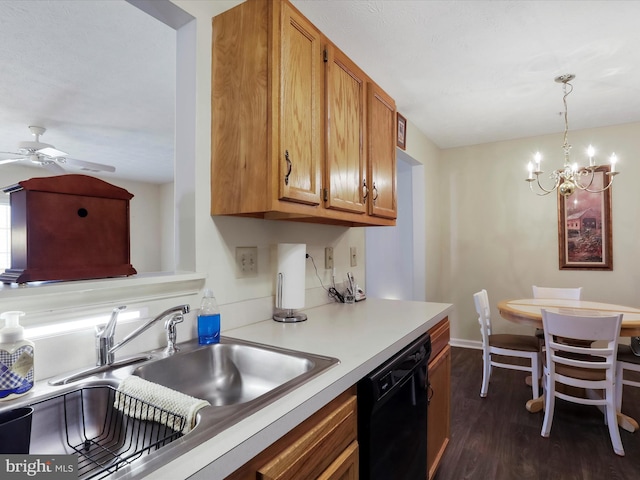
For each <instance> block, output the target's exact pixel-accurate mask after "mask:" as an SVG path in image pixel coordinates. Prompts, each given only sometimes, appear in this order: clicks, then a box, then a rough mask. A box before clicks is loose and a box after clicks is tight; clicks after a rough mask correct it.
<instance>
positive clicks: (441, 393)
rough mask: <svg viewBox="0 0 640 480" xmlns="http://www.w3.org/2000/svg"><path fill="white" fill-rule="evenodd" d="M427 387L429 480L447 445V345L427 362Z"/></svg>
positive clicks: (448, 406) (448, 364)
mask: <svg viewBox="0 0 640 480" xmlns="http://www.w3.org/2000/svg"><path fill="white" fill-rule="evenodd" d="M429 385H430V388H429V406H428V410H427V468H428V470H429V479H432V478H433V477H434V475H435V473H436V470H437V468H438V465H439V464H440V460H441V458H442V455H443V454H444V451H445V449H446V447H447V444H448V443H449V432H450V417H451V347H450V346H449V345H446V346H445V347H444V348H443V349H442V350H441V351H440V353H439V354H438V355H437V356H436V357H435V358H434V359H433V360H431V362H429Z"/></svg>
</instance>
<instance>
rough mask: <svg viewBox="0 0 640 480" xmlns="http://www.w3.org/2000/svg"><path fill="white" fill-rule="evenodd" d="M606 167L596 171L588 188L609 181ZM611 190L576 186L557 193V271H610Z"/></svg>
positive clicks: (611, 264) (611, 262)
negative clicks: (558, 254) (566, 191)
mask: <svg viewBox="0 0 640 480" xmlns="http://www.w3.org/2000/svg"><path fill="white" fill-rule="evenodd" d="M608 171H609V167H608V166H606V167H600V168H598V169H597V170H596V172H595V176H594V179H593V183H592V185H591V187H590V189H591V190H599V189H601V188H602V187H603V185H606V184H607V183H609V176H608V175H606V172H608ZM611 237H612V235H611V189H610V188H609V189H607V190H605V191H604V192H600V193H591V192H587V191H584V190H580V189H578V188H576V190H575V192H573V193H572V194H571V195H569V196H568V197H564V196H563V195H561V194H560V193H558V246H559V250H560V251H559V253H560V270H613V249H612V245H611V244H612V238H611Z"/></svg>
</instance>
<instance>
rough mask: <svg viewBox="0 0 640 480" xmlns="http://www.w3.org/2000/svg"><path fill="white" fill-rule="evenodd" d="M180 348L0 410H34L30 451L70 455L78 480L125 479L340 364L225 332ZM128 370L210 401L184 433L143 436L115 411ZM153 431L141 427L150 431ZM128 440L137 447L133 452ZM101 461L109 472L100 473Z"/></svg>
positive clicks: (49, 388)
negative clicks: (108, 455) (216, 339)
mask: <svg viewBox="0 0 640 480" xmlns="http://www.w3.org/2000/svg"><path fill="white" fill-rule="evenodd" d="M178 346H179V347H180V351H179V352H178V353H175V354H174V355H172V356H168V357H167V356H166V355H165V354H164V350H162V349H159V350H156V351H152V352H148V355H149V357H150V360H147V361H146V362H144V363H142V364H140V363H139V364H137V365H135V364H127V365H118V366H115V365H114V368H113V369H112V370H107V371H103V370H99V371H96V372H95V374H94V375H91V374H89V376H88V377H87V376H86V372H85V373H84V374H83V375H82V376H79V377H77V378H78V379H77V380H75V381H74V380H73V378H76V377H72V378H70V379H67V382H66V383H63V384H57V385H49V384H47V382H46V381H43V382H39V384H38V385H37V388H34V389H33V393H30V394H29V395H27V396H25V397H22V398H20V399H18V400H16V401H12V402H5V404H3V405H0V412H1V411H4V410H9V409H12V408H19V407H22V406H26V405H32V406H33V407H34V414H33V426H32V432H31V449H30V452H29V453H31V454H76V455H77V456H78V459H79V468H84V470H80V471H79V473H80V475H79V478H82V479H88V478H106V477H108V478H110V479H121V478H130V477H131V476H134V475H136V474H137V473H138V472H144V474H145V475H147V474H149V472H152V471H154V470H155V469H157V468H160V467H161V466H162V465H165V464H167V463H169V462H170V461H172V460H174V459H175V458H177V457H179V456H180V455H182V454H184V453H186V452H188V451H189V450H191V449H193V448H194V447H196V446H197V445H199V444H201V443H202V442H204V441H206V440H208V439H210V438H213V437H214V436H216V435H217V434H218V433H220V432H222V431H223V430H225V429H227V428H229V427H230V426H232V425H233V424H235V423H237V422H239V421H241V420H242V419H244V418H246V417H248V416H249V415H252V414H253V413H255V412H257V411H258V410H260V409H261V408H263V407H264V406H266V405H268V404H270V403H272V402H274V401H276V400H277V399H279V398H281V397H283V396H284V395H286V394H287V393H289V392H291V391H292V390H294V389H295V388H296V387H298V386H300V385H301V384H303V383H305V382H307V381H308V380H310V379H311V378H313V377H315V376H317V375H318V374H320V373H321V372H323V371H325V370H326V369H327V368H329V367H331V366H332V365H335V364H337V363H339V361H338V359H335V358H330V357H324V356H320V355H313V354H308V353H304V352H298V351H292V350H285V349H279V348H275V347H270V346H266V345H260V344H256V343H251V342H244V341H241V340H236V339H231V338H227V337H223V338H222V339H221V343H220V344H215V345H207V346H202V345H198V343H197V341H196V340H193V341H190V342H185V343H182V344H179V345H178ZM132 374H133V375H137V376H139V377H141V378H144V379H146V380H149V381H151V382H155V383H159V384H161V385H164V386H166V387H169V388H172V389H174V390H178V391H180V392H182V393H186V394H188V395H191V396H194V397H197V398H202V399H205V400H208V401H209V402H210V403H211V406H208V407H204V408H202V409H201V410H200V411H199V413H198V415H197V419H196V426H195V428H194V429H193V430H191V432H189V433H187V434H186V435H184V436H182V434H181V433H180V432H179V430H180V429H179V428H178V429H177V430H178V432H177V434H175V435H174V433H176V432H174V431H172V430H167V431H166V432H165V431H164V430H163V431H162V432H161V433H153V434H152V436H151V437H149V435H148V434H147V433H144V434H142V435H141V434H140V433H138V432H141V431H143V430H141V427H140V425H139V423H140V421H137V420H134V419H132V418H131V417H129V416H128V415H123V414H122V412H121V411H119V410H117V409H114V408H113V404H114V396H113V395H114V392H115V389H116V388H117V386H118V384H119V382H120V381H121V380H122V379H124V378H126V377H127V376H129V375H132ZM105 425H107V426H108V429H107V430H108V431H105ZM154 428H155V427H154ZM154 428H152V429H149V430H147V429H145V430H144V431H145V432H147V431H151V432H156V431H157V429H154ZM132 436H136V437H137V438H131V437H132ZM87 438H89V440H87ZM114 439H115V440H114ZM133 441H135V442H136V444H137V443H140V444H141V445H142V447H138V446H136V450H135V451H134V450H131V449H130V447H129V445H131V443H132V442H133ZM94 443H95V446H94V445H93V444H94ZM94 448H95V450H96V451H101V450H110V451H115V453H116V455H115V456H114V458H113V459H109V461H105V460H104V459H102V458H98V459H97V460H94V459H93V456H94V455H93V450H92V449H94ZM85 457H88V460H87V458H85ZM85 462H87V464H86V466H84V467H83V465H85ZM104 465H106V466H107V468H109V470H107V471H103V470H102V469H103V468H104Z"/></svg>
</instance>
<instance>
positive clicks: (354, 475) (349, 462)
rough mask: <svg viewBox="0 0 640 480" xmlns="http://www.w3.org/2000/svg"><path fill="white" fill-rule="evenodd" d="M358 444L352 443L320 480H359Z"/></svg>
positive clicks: (323, 473)
mask: <svg viewBox="0 0 640 480" xmlns="http://www.w3.org/2000/svg"><path fill="white" fill-rule="evenodd" d="M358 467H359V465H358V442H352V443H351V445H349V446H348V447H347V448H345V449H344V451H343V452H342V453H341V454H340V456H339V457H338V458H336V459H335V461H334V462H333V463H332V464H331V465H329V467H327V469H326V470H325V471H324V472H322V474H321V475H320V476H319V477H318V480H358V478H359V470H358Z"/></svg>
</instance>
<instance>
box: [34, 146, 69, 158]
mask: <svg viewBox="0 0 640 480" xmlns="http://www.w3.org/2000/svg"><path fill="white" fill-rule="evenodd" d="M38 153H40V154H42V155H46V156H47V157H66V156H67V155H69V154H68V153H66V152H63V151H62V150H58V149H57V148H53V147H52V146H47V147H44V148H40V149H38Z"/></svg>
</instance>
